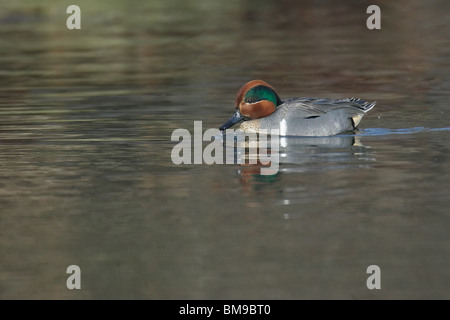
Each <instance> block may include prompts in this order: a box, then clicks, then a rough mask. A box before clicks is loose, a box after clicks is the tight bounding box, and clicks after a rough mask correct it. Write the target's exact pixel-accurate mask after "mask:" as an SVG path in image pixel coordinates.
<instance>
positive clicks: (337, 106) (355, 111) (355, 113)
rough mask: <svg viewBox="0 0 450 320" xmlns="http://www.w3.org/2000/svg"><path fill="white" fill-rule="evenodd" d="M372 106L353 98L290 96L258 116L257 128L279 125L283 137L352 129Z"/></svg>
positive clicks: (319, 134)
mask: <svg viewBox="0 0 450 320" xmlns="http://www.w3.org/2000/svg"><path fill="white" fill-rule="evenodd" d="M374 106H375V102H372V103H369V102H366V101H364V100H361V99H355V98H347V99H338V100H335V99H322V98H289V99H286V100H284V101H283V103H282V104H281V105H279V106H278V108H277V110H276V111H275V112H274V113H273V114H271V115H270V116H268V117H264V118H261V119H258V120H259V121H260V122H259V128H260V129H268V130H270V129H273V128H279V129H280V135H284V136H331V135H335V134H338V133H341V132H345V131H348V130H353V129H355V128H356V126H357V125H358V124H359V122H360V121H361V119H362V117H363V116H364V114H365V113H366V112H367V111H369V110H370V109H372V108H373V107H374ZM253 121H254V120H253ZM248 122H252V121H248ZM244 124H245V123H244ZM248 125H251V124H250V123H249V124H248ZM244 130H245V129H244Z"/></svg>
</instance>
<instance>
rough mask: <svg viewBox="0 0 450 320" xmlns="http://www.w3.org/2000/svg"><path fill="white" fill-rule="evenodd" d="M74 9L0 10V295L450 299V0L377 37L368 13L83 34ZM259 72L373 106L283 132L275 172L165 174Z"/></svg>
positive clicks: (390, 20) (148, 20)
mask: <svg viewBox="0 0 450 320" xmlns="http://www.w3.org/2000/svg"><path fill="white" fill-rule="evenodd" d="M70 4H72V3H70V2H66V1H60V2H58V4H56V2H54V1H46V0H44V1H39V2H36V3H31V2H23V3H17V2H13V1H3V5H2V7H3V8H2V10H1V13H0V57H1V58H0V221H1V224H0V298H3V299H19V298H20V299H316V298H319V299H386V298H387V299H405V298H406V299H417V298H425V299H448V298H450V274H449V272H448V267H449V264H450V243H449V236H448V230H449V227H450V217H449V209H448V208H449V207H450V200H449V196H448V190H449V189H450V184H449V181H450V159H449V157H450V153H449V148H450V142H449V141H450V122H449V100H448V97H449V94H450V90H449V89H450V80H449V79H450V71H449V70H450V69H449V67H450V63H449V61H450V49H449V48H450V43H449V39H450V37H449V33H448V30H450V26H449V23H450V20H449V18H448V15H445V14H443V13H444V12H448V9H449V6H448V1H438V0H435V1H428V2H427V3H423V2H420V1H412V2H411V1H397V2H395V3H383V4H381V5H380V6H381V10H382V29H381V30H368V29H367V28H366V19H367V17H368V15H367V14H366V13H365V12H366V8H367V6H369V5H370V4H372V3H369V2H364V1H363V2H361V1H349V2H348V3H347V4H338V3H336V2H332V1H305V2H301V3H297V2H292V1H265V2H261V1H258V2H257V1H251V0H248V1H233V0H232V1H226V2H223V1H183V2H180V1H167V0H166V1H146V2H137V1H108V2H106V1H98V2H95V3H93V2H91V1H78V2H77V5H79V6H80V8H81V11H82V23H81V25H82V29H81V30H68V29H67V28H66V19H67V17H68V14H66V8H67V6H69V5H70ZM251 79H264V80H265V81H267V82H269V83H270V84H272V85H273V86H274V87H275V88H277V89H278V93H279V94H280V96H281V97H289V96H314V97H331V98H343V97H352V96H353V97H360V98H363V99H366V100H369V101H377V105H376V107H375V108H374V109H373V110H372V111H370V112H369V113H368V114H367V115H366V117H365V118H364V119H363V120H362V122H361V124H360V128H359V131H357V132H355V133H354V134H348V133H346V134H342V135H338V136H336V137H330V138H297V137H289V138H283V141H282V142H281V145H280V155H281V158H280V159H281V164H280V167H279V171H278V173H277V174H275V175H270V176H263V175H261V174H260V166H259V165H258V164H257V165H238V164H228V165H218V164H216V165H206V164H202V165H198V164H197V165H196V164H191V165H175V164H173V163H172V160H171V151H172V148H173V147H174V146H175V145H176V142H173V141H171V134H172V132H173V130H175V129H177V128H185V129H187V130H189V131H190V132H192V133H193V130H194V129H193V126H194V121H202V124H203V130H206V129H208V128H218V127H219V126H220V125H221V124H223V123H224V122H225V121H226V120H227V119H228V118H229V117H230V116H231V114H232V111H233V108H234V96H235V94H236V92H237V90H238V89H239V87H240V86H241V85H242V84H243V83H245V82H246V81H248V80H251ZM206 145H207V143H206V142H205V144H204V146H206ZM73 264H75V265H78V266H79V267H80V268H81V275H82V277H81V279H82V280H81V281H82V289H81V290H68V289H67V287H66V280H67V277H68V274H66V268H67V267H68V266H69V265H73ZM373 264H375V265H378V266H379V267H380V269H381V286H382V287H381V290H369V289H368V288H367V286H366V280H367V277H368V276H369V275H368V274H366V269H367V267H368V266H369V265H373Z"/></svg>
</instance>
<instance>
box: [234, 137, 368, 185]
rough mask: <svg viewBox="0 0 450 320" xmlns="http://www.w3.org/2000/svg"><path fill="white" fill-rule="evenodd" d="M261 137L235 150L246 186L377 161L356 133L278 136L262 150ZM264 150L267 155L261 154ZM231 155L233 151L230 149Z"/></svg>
mask: <svg viewBox="0 0 450 320" xmlns="http://www.w3.org/2000/svg"><path fill="white" fill-rule="evenodd" d="M263 138H264V137H263ZM259 139H260V137H258V142H255V141H250V142H249V141H246V142H245V144H244V145H242V144H241V145H240V146H235V148H234V150H233V155H234V163H235V164H239V165H240V166H239V168H238V169H237V174H238V176H239V178H240V182H241V184H242V186H243V188H244V189H249V188H254V187H257V188H259V187H261V184H272V183H273V182H276V181H278V180H280V179H281V177H282V175H285V174H299V173H307V172H322V171H325V170H333V169H334V170H336V169H346V168H355V167H356V168H362V167H370V166H371V165H372V163H373V162H374V161H375V156H374V153H373V151H372V149H371V148H370V146H367V145H363V143H362V142H361V136H359V135H357V134H342V135H337V136H331V137H280V136H278V137H277V140H276V141H277V143H275V144H274V140H273V138H272V137H271V138H270V139H271V140H270V141H267V144H264V143H263V144H262V145H264V146H267V148H263V149H261V148H260V147H259V146H260V145H261V144H260V140H259ZM264 139H269V138H264ZM274 146H275V147H274ZM261 151H262V152H263V154H264V157H260V156H259V152H261ZM228 154H231V152H230V150H228ZM261 160H263V161H261ZM268 160H270V161H268ZM264 170H266V171H265V172H264Z"/></svg>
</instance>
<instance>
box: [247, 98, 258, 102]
mask: <svg viewBox="0 0 450 320" xmlns="http://www.w3.org/2000/svg"><path fill="white" fill-rule="evenodd" d="M246 102H247V103H255V102H256V99H255V98H247V101H246Z"/></svg>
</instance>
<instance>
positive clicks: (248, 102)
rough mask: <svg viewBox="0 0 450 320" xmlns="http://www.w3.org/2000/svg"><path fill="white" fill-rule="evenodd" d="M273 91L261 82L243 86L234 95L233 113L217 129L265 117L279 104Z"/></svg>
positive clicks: (250, 82)
mask: <svg viewBox="0 0 450 320" xmlns="http://www.w3.org/2000/svg"><path fill="white" fill-rule="evenodd" d="M281 103H282V102H281V99H280V97H279V96H278V94H277V93H276V91H275V89H274V88H273V87H272V86H271V85H269V84H268V83H266V82H264V81H262V80H252V81H249V82H247V83H246V84H244V85H243V86H242V87H241V89H239V91H238V93H237V95H236V103H235V112H234V114H233V116H232V117H231V118H230V120H228V121H227V122H225V123H224V124H223V125H222V126H221V127H220V128H219V129H220V130H222V131H223V130H225V129H228V128H229V127H231V126H233V125H234V124H236V123H238V122H239V121H242V120H243V121H246V120H252V119H259V118H264V117H267V116H268V115H270V114H272V113H274V112H275V110H276V108H277V107H278V106H279V105H280V104H281Z"/></svg>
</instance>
